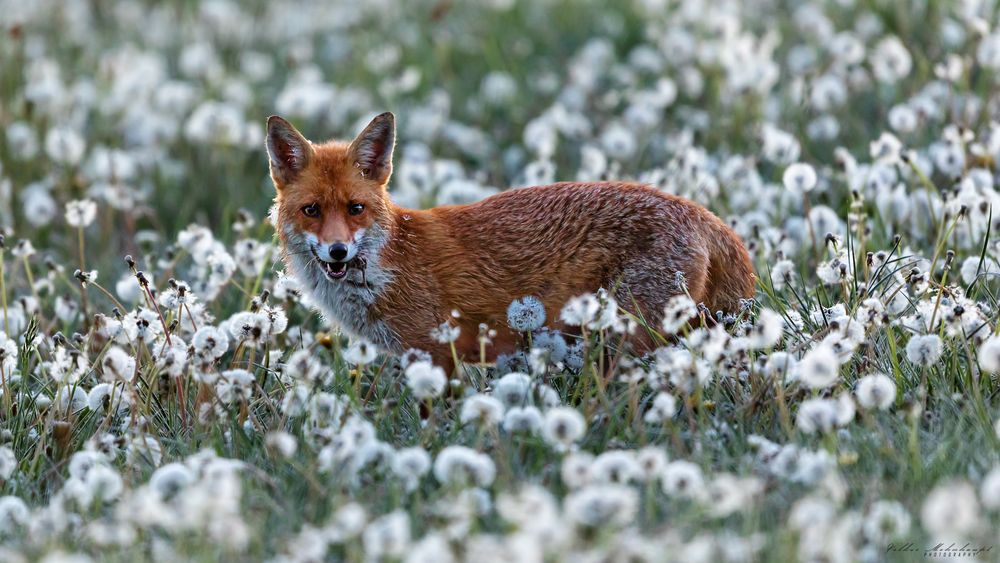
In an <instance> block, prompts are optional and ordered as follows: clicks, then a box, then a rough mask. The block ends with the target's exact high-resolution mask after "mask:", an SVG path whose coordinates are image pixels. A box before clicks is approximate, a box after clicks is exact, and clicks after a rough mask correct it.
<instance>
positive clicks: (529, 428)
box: [503, 405, 544, 434]
mask: <svg viewBox="0 0 1000 563" xmlns="http://www.w3.org/2000/svg"><path fill="white" fill-rule="evenodd" d="M543 421H544V418H543V416H542V411H540V410H538V407H535V406H531V405H528V406H525V407H511V408H510V409H508V410H507V412H506V413H505V414H504V417H503V429H504V430H506V431H507V432H511V433H513V432H526V433H529V434H535V433H537V432H539V431H540V430H541V428H542V423H543Z"/></svg>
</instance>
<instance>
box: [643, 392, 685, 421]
mask: <svg viewBox="0 0 1000 563" xmlns="http://www.w3.org/2000/svg"><path fill="white" fill-rule="evenodd" d="M675 414H677V397H674V396H673V395H671V394H670V393H667V392H665V391H660V392H659V393H657V394H656V397H655V398H654V399H653V405H652V407H650V409H649V410H648V411H646V414H645V415H643V420H645V421H646V422H647V423H649V424H659V423H661V422H665V421H668V420H670V419H671V418H673V417H674V415H675Z"/></svg>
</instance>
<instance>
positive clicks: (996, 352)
mask: <svg viewBox="0 0 1000 563" xmlns="http://www.w3.org/2000/svg"><path fill="white" fill-rule="evenodd" d="M979 367H980V368H981V369H982V370H983V371H985V372H986V373H1000V337H998V336H990V337H989V338H987V339H986V340H985V341H984V342H983V343H982V344H981V345H980V346H979Z"/></svg>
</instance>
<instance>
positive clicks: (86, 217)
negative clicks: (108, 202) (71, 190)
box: [66, 199, 97, 228]
mask: <svg viewBox="0 0 1000 563" xmlns="http://www.w3.org/2000/svg"><path fill="white" fill-rule="evenodd" d="M96 217H97V204H96V203H94V202H93V201H91V200H89V199H76V200H73V201H71V202H69V203H67V204H66V224H67V225H69V226H70V227H78V228H83V227H87V226H89V225H90V224H91V223H93V222H94V219H95V218H96Z"/></svg>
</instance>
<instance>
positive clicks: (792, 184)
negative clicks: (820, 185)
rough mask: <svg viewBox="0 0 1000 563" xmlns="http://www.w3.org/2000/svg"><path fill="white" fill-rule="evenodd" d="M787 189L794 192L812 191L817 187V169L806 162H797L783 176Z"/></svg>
mask: <svg viewBox="0 0 1000 563" xmlns="http://www.w3.org/2000/svg"><path fill="white" fill-rule="evenodd" d="M781 181H782V182H783V183H784V184H785V189H786V190H788V191H789V192H791V193H793V194H803V193H806V192H811V191H812V190H813V188H815V187H816V170H815V169H814V168H813V167H812V166H810V165H808V164H805V163H802V162H796V163H795V164H792V165H791V166H789V167H788V168H785V173H784V174H783V175H782V176H781Z"/></svg>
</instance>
